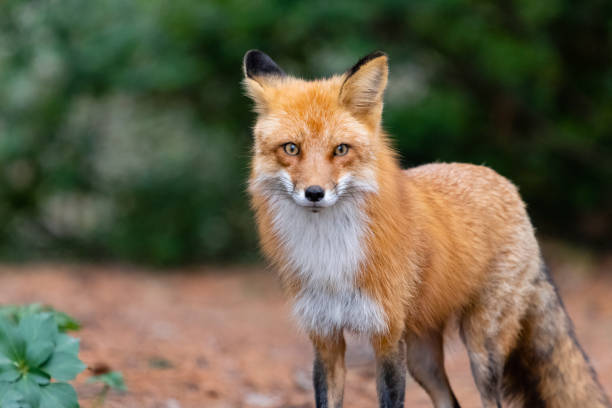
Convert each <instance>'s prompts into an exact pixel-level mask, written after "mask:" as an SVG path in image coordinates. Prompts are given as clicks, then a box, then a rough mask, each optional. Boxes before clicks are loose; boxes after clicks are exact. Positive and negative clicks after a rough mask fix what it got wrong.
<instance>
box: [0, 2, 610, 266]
mask: <svg viewBox="0 0 612 408" xmlns="http://www.w3.org/2000/svg"><path fill="white" fill-rule="evenodd" d="M611 17H612V3H610V2H609V1H606V0H587V1H583V2H580V3H577V4H569V3H567V2H561V1H558V0H545V1H540V2H528V1H523V0H519V1H515V2H506V3H488V2H473V1H468V0H432V1H420V2H419V1H407V2H406V1H395V0H384V1H378V2H355V1H347V0H340V1H336V2H332V3H329V2H320V1H314V2H313V1H309V2H306V1H296V2H284V1H280V0H276V1H266V2H260V1H254V2H246V1H237V0H228V1H200V0H175V1H172V2H164V1H161V0H136V1H131V2H125V1H122V0H98V1H95V2H88V1H83V0H80V1H79V0H56V1H49V0H32V1H27V2H26V1H19V0H6V1H4V2H2V3H1V4H0V256H1V257H2V258H4V259H24V258H26V259H27V258H31V257H37V256H45V257H61V256H75V257H83V258H90V259H108V258H112V259H121V260H129V261H134V262H145V263H154V264H160V265H169V264H178V263H186V262H197V261H211V260H248V259H252V258H253V256H254V254H255V253H256V244H255V234H254V230H253V224H252V221H251V215H250V213H249V211H248V200H247V196H246V194H245V192H244V190H245V180H246V178H247V175H248V168H247V166H248V156H249V151H250V145H251V137H250V134H249V127H250V125H251V124H252V121H253V115H252V113H251V112H250V103H249V101H248V100H247V99H246V98H245V97H244V96H243V95H242V90H241V87H240V80H241V77H242V73H241V67H240V64H241V59H242V56H243V54H244V52H245V51H246V50H248V49H250V48H260V49H262V50H265V51H266V52H268V53H269V54H270V55H271V56H273V57H274V58H275V59H276V60H277V62H279V64H280V65H281V66H283V67H284V68H285V69H286V70H287V71H288V72H292V73H295V74H298V75H302V76H305V77H315V76H321V75H329V74H331V73H335V72H338V71H342V70H344V69H346V68H348V67H349V66H350V65H352V63H354V61H356V59H357V58H358V57H360V56H362V55H364V54H366V53H368V52H370V51H372V50H374V49H383V50H385V51H387V52H388V54H389V55H390V58H391V78H390V81H391V82H390V83H391V87H390V89H389V92H388V94H387V104H386V112H385V120H384V123H385V127H386V128H387V129H388V130H389V131H390V133H392V134H393V136H394V137H395V140H396V146H397V147H398V149H399V150H400V151H401V153H402V157H403V158H404V164H406V165H416V164H419V163H423V162H428V161H434V160H444V161H451V160H452V161H469V162H474V163H485V164H487V165H489V166H492V167H493V168H495V169H496V170H498V171H500V172H501V173H502V174H504V175H506V176H508V177H510V178H511V179H512V180H514V181H515V182H516V183H517V184H518V185H519V186H520V187H521V191H522V193H523V195H524V197H525V199H526V201H527V202H528V204H529V206H530V211H531V213H532V214H533V216H534V218H535V224H536V225H537V226H538V227H541V228H540V229H543V230H544V231H547V232H550V233H555V234H563V235H565V236H568V237H573V238H575V239H587V240H590V241H591V242H594V243H598V242H599V243H604V242H607V241H606V239H605V238H606V237H609V236H610V233H612V213H611V210H610V209H611V208H612V183H610V180H611V179H612V136H611V135H612V131H611V129H612V26H611V25H610V23H609V22H610V18H611Z"/></svg>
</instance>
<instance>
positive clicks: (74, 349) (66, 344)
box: [55, 333, 79, 355]
mask: <svg viewBox="0 0 612 408" xmlns="http://www.w3.org/2000/svg"><path fill="white" fill-rule="evenodd" d="M60 351H63V352H66V353H72V354H75V355H78V354H79V339H75V338H74V337H70V336H69V335H67V334H64V333H60V334H59V335H58V336H57V339H56V341H55V352H60Z"/></svg>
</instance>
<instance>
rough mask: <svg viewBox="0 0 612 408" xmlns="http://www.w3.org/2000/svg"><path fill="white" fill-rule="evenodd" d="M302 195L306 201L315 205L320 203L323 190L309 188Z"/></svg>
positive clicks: (323, 193)
mask: <svg viewBox="0 0 612 408" xmlns="http://www.w3.org/2000/svg"><path fill="white" fill-rule="evenodd" d="M304 195H305V196H306V198H307V199H309V200H310V201H312V202H313V203H316V202H317V201H321V199H322V198H323V196H324V195H325V190H323V188H322V187H321V186H310V187H308V188H307V189H306V191H305V192H304Z"/></svg>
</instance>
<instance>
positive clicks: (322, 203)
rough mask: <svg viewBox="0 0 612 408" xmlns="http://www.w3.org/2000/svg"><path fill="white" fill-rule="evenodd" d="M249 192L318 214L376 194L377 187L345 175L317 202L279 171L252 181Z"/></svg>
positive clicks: (372, 183)
mask: <svg viewBox="0 0 612 408" xmlns="http://www.w3.org/2000/svg"><path fill="white" fill-rule="evenodd" d="M249 189H250V190H251V192H253V193H254V192H257V193H258V194H263V195H264V196H265V197H266V198H267V199H268V200H271V201H273V202H274V201H279V200H282V201H284V200H289V201H291V202H293V204H295V205H296V206H298V207H301V208H303V209H304V210H305V211H310V212H312V213H319V212H321V211H324V210H325V209H327V208H330V207H332V206H334V205H336V204H337V203H338V202H339V201H343V200H359V201H360V200H361V199H362V198H364V195H367V194H368V193H376V192H377V191H378V186H377V185H376V183H375V182H368V181H365V180H361V179H356V178H353V177H351V175H348V174H347V175H345V176H343V177H341V178H340V180H338V183H337V184H335V185H334V187H333V188H331V189H326V190H325V195H324V196H323V197H322V198H321V199H320V200H318V201H312V200H309V199H308V198H306V195H305V190H304V189H297V188H296V185H295V184H294V183H293V182H292V180H291V178H290V176H289V175H288V174H287V173H286V172H284V171H280V172H277V173H273V174H267V175H262V176H260V177H258V178H256V179H255V180H252V182H251V185H250V187H249Z"/></svg>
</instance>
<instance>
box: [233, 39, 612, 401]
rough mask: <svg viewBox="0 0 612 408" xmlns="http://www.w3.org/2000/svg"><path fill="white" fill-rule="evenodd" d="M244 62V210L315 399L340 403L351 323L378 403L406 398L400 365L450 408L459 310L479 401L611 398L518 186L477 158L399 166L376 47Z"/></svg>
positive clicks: (383, 63)
mask: <svg viewBox="0 0 612 408" xmlns="http://www.w3.org/2000/svg"><path fill="white" fill-rule="evenodd" d="M243 69H244V75H245V79H244V84H245V88H246V91H247V93H248V95H249V96H250V97H251V98H252V99H253V100H254V103H255V110H256V112H257V113H258V117H257V121H256V123H255V126H254V131H253V133H254V139H255V142H254V150H253V158H252V165H251V175H250V180H249V192H250V194H251V198H252V207H253V208H254V211H255V214H256V219H257V226H258V231H259V235H260V240H261V246H262V249H263V251H264V253H265V254H266V255H267V257H268V258H269V259H270V260H271V262H272V263H273V265H275V267H276V268H277V269H278V271H279V273H280V277H281V282H282V284H283V287H284V289H285V291H286V293H287V295H288V297H289V299H290V300H291V303H292V307H293V314H294V315H295V318H296V320H297V322H298V323H299V325H300V326H301V327H302V328H303V329H304V330H305V331H306V332H307V333H308V335H309V336H310V339H311V340H312V343H313V346H314V351H315V361H314V368H313V377H314V378H313V380H314V389H315V400H316V406H317V407H319V408H322V407H329V408H338V407H341V406H342V398H343V389H344V378H345V365H344V352H345V341H344V331H345V330H346V331H351V332H355V333H359V334H362V335H365V336H368V338H369V339H370V340H371V344H372V346H373V349H374V352H375V356H376V373H377V374H376V377H377V380H376V385H377V392H378V399H379V406H380V407H385V408H397V407H403V405H404V392H405V377H406V368H408V371H409V372H410V373H411V375H412V376H413V377H414V379H415V380H416V381H417V382H418V383H419V384H420V385H421V386H422V387H423V388H424V389H425V391H426V392H427V393H428V394H429V396H430V397H431V400H432V402H433V404H434V406H436V407H439V408H440V407H444V408H447V407H458V406H459V403H458V401H457V399H456V397H455V395H454V394H453V391H452V390H451V388H450V386H449V382H448V377H447V375H446V373H445V370H444V354H443V332H444V329H445V327H446V325H447V323H448V322H449V321H452V320H455V319H456V320H457V321H458V322H459V329H460V330H459V331H460V335H461V338H462V340H463V342H464V343H465V345H466V348H467V350H468V354H469V358H470V363H471V369H472V374H473V376H474V380H475V382H476V385H477V388H478V391H479V392H480V395H481V398H482V405H483V406H484V407H501V403H502V399H503V398H507V399H508V400H514V401H519V404H523V405H524V406H526V407H610V402H609V400H608V399H607V397H606V395H605V393H604V391H603V389H602V387H601V385H600V384H599V383H598V380H597V377H596V374H595V372H594V371H593V369H592V368H591V366H590V364H589V362H588V359H587V357H586V355H585V353H584V351H583V350H582V349H581V347H580V345H579V344H578V342H577V340H576V337H575V335H574V332H573V328H572V323H571V321H570V319H569V317H568V315H567V313H566V312H565V310H564V307H563V304H562V302H561V299H560V298H559V295H558V293H557V291H556V289H555V285H554V284H553V282H552V280H551V278H550V276H549V275H548V273H547V271H546V269H545V266H544V263H543V261H542V259H541V256H540V249H539V246H538V243H537V241H536V238H535V236H534V230H533V227H532V225H531V222H530V220H529V217H528V215H527V212H526V210H525V204H524V203H523V201H522V200H521V198H520V196H519V194H518V191H517V188H516V187H515V186H514V185H513V184H512V183H511V182H510V181H508V180H507V179H505V178H504V177H502V176H500V175H499V174H497V173H495V172H494V171H493V170H491V169H489V168H487V167H483V166H476V165H470V164H458V163H452V164H442V163H438V164H429V165H425V166H421V167H416V168H412V169H409V170H402V169H401V168H400V166H399V164H398V159H397V156H396V154H395V152H394V151H393V149H392V148H391V147H390V140H389V137H388V136H387V135H386V134H385V133H384V132H383V130H382V128H381V118H382V110H383V93H384V90H385V87H386V85H387V76H388V61H387V56H386V55H385V54H384V53H382V52H374V53H372V54H370V55H368V56H366V57H364V58H362V59H361V60H360V61H359V62H357V63H356V64H355V65H354V66H353V67H352V68H351V69H349V70H348V71H347V72H345V73H344V74H342V75H337V76H332V77H331V78H328V79H321V80H315V81H306V80H302V79H298V78H294V77H292V76H289V75H287V74H285V72H284V71H283V70H282V69H281V68H279V67H278V65H277V64H276V63H275V62H274V61H273V60H272V59H271V58H270V57H269V56H268V55H266V54H264V53H263V52H261V51H257V50H251V51H249V52H247V53H246V55H245V57H244V63H243Z"/></svg>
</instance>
